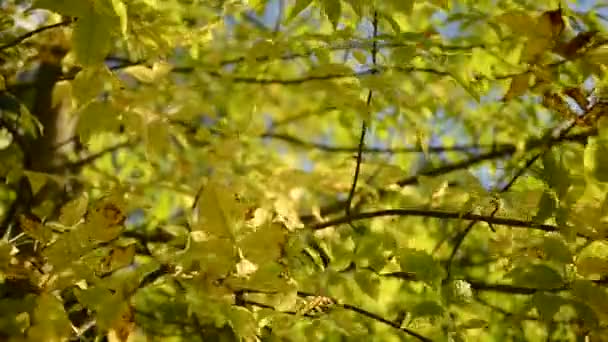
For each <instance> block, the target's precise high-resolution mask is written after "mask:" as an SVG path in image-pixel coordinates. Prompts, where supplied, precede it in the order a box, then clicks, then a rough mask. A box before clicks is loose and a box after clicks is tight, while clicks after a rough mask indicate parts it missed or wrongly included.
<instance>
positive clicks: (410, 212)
mask: <svg viewBox="0 0 608 342" xmlns="http://www.w3.org/2000/svg"><path fill="white" fill-rule="evenodd" d="M385 216H418V217H432V218H439V219H458V220H460V219H462V220H472V221H479V222H486V223H492V224H495V225H504V226H511V227H518V228H529V229H536V230H542V231H545V232H555V231H559V230H560V228H559V227H558V226H554V225H550V224H544V223H538V222H534V221H525V220H518V219H512V218H506V217H495V216H494V217H492V216H489V215H479V214H473V213H464V214H463V213H461V212H457V211H444V210H427V209H384V210H376V211H368V212H362V213H354V214H352V215H351V216H350V217H346V216H343V217H338V218H335V219H332V220H328V221H325V222H321V223H317V224H314V225H311V226H310V228H311V229H313V230H318V229H325V228H329V227H334V226H338V225H341V224H345V223H348V221H349V220H353V221H360V220H367V219H371V218H376V217H385ZM577 235H578V236H579V237H583V238H593V237H592V236H589V235H586V234H583V233H580V232H579V233H577Z"/></svg>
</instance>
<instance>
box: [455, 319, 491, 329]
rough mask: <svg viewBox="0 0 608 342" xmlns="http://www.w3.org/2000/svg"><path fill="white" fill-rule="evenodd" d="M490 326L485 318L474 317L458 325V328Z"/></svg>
mask: <svg viewBox="0 0 608 342" xmlns="http://www.w3.org/2000/svg"><path fill="white" fill-rule="evenodd" d="M487 326H488V321H486V320H483V319H477V318H473V319H470V320H468V321H466V322H464V323H462V324H461V325H459V326H458V329H461V330H468V329H484V328H486V327H487Z"/></svg>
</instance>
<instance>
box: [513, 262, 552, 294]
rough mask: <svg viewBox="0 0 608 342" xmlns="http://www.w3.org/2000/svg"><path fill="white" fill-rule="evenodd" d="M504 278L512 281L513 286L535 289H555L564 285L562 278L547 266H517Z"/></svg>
mask: <svg viewBox="0 0 608 342" xmlns="http://www.w3.org/2000/svg"><path fill="white" fill-rule="evenodd" d="M505 277H506V278H511V279H513V283H514V284H515V285H518V286H525V287H530V288H537V289H555V288H559V287H561V286H563V284H564V281H563V279H562V276H561V275H560V274H559V273H558V272H557V271H556V270H554V269H553V268H551V267H549V266H547V265H526V266H518V267H516V268H514V269H513V270H511V271H510V272H509V273H508V274H507V275H505Z"/></svg>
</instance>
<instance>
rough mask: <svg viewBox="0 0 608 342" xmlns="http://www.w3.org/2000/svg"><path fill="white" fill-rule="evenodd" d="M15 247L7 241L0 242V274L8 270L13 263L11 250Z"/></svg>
mask: <svg viewBox="0 0 608 342" xmlns="http://www.w3.org/2000/svg"><path fill="white" fill-rule="evenodd" d="M12 249H13V247H12V246H11V245H9V244H8V242H6V240H4V239H2V240H0V272H3V271H5V270H6V267H7V266H8V264H9V262H10V261H11V250H12Z"/></svg>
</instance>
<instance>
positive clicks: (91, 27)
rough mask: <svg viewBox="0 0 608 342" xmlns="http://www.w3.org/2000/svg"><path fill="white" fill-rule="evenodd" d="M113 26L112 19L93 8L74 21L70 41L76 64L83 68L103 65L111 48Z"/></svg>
mask: <svg viewBox="0 0 608 342" xmlns="http://www.w3.org/2000/svg"><path fill="white" fill-rule="evenodd" d="M113 24H114V20H113V18H111V17H109V16H108V15H106V14H105V13H99V12H98V10H97V9H96V8H93V7H90V8H89V9H88V12H87V13H86V15H84V16H82V17H81V18H79V19H78V21H76V23H75V24H74V32H73V34H72V40H73V43H74V53H75V54H76V58H77V59H78V62H80V63H81V64H82V65H83V66H96V65H99V64H101V63H103V61H104V59H105V58H106V56H107V55H108V54H109V53H110V50H111V48H112V35H113V33H114V30H115V28H114V25H113Z"/></svg>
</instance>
